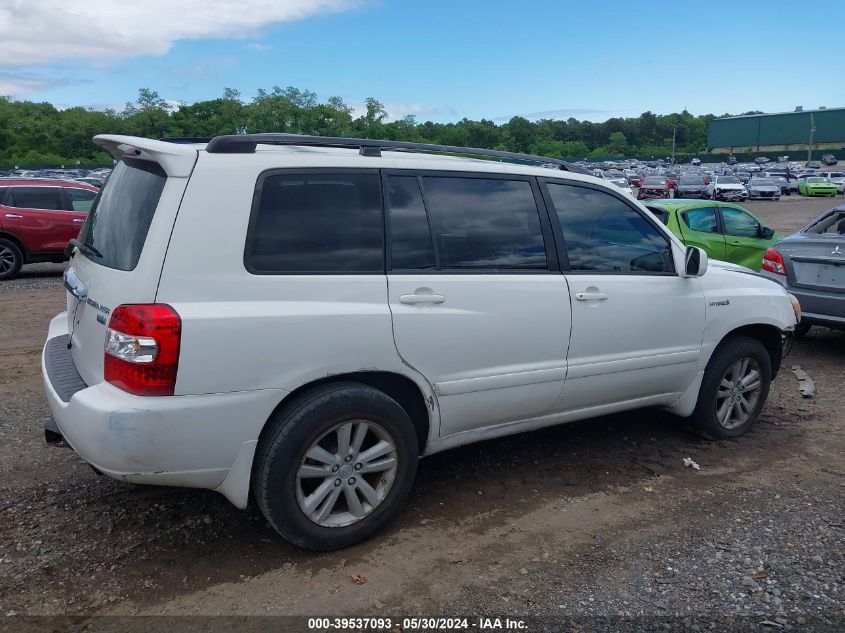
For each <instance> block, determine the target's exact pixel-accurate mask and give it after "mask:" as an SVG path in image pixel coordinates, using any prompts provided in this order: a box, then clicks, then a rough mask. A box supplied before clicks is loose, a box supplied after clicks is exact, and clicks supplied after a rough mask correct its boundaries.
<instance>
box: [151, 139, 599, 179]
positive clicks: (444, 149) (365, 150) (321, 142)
mask: <svg viewBox="0 0 845 633" xmlns="http://www.w3.org/2000/svg"><path fill="white" fill-rule="evenodd" d="M164 140H169V139H164ZM259 144H260V145H299V146H309V147H342V148H348V149H357V150H358V153H360V154H361V156H374V157H378V156H381V152H382V150H387V151H408V152H428V153H442V154H459V155H465V156H482V157H485V158H498V159H499V160H508V161H516V162H520V161H521V162H527V163H540V164H545V165H550V166H551V165H554V166H555V167H556V168H557V169H561V170H563V171H571V172H575V173H579V174H586V173H587V171H586V170H584V169H581V168H580V167H578V166H577V165H573V164H572V163H569V162H567V161H564V160H560V159H559V158H549V157H548V156H535V155H534V154H521V153H519V152H500V151H497V150H492V149H482V148H479V147H459V146H457V145H437V144H432V143H411V142H407V141H383V140H376V139H366V138H347V137H334V136H308V135H304V134H282V133H270V134H231V135H226V136H215V137H214V138H213V139H211V140H210V141H209V142H208V145H207V146H206V148H205V151H206V152H209V153H210V154H251V153H253V152H255V147H256V146H257V145H259Z"/></svg>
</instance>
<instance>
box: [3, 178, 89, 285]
mask: <svg viewBox="0 0 845 633" xmlns="http://www.w3.org/2000/svg"><path fill="white" fill-rule="evenodd" d="M97 191H98V190H97V188H96V187H92V186H91V185H86V184H83V183H79V182H71V181H63V180H27V179H24V178H0V280H3V279H11V278H13V277H15V276H16V275H17V274H18V272H19V271H20V269H21V266H22V265H24V264H32V263H35V262H62V261H64V260H65V259H67V257H66V256H65V253H64V251H65V246H67V243H68V242H69V241H70V240H71V239H73V238H74V237H76V236H77V235H79V229H80V228H81V227H82V224H83V223H84V222H85V218H86V217H88V210H89V209H90V208H91V205H92V203H93V202H94V198H95V197H96V196H97Z"/></svg>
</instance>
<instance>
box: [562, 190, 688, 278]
mask: <svg viewBox="0 0 845 633" xmlns="http://www.w3.org/2000/svg"><path fill="white" fill-rule="evenodd" d="M547 187H548V192H549V197H550V198H551V200H552V204H553V205H554V208H555V211H556V214H557V217H558V220H559V221H560V227H561V230H562V232H563V237H564V241H565V242H566V252H567V253H568V255H569V266H570V268H571V269H572V270H573V271H583V272H600V273H674V272H675V269H674V266H673V264H672V255H671V247H670V243H669V240H668V239H667V238H666V237H665V236H664V235H663V234H662V233H661V232H660V231H658V230H657V229H656V228H655V227H654V226H653V225H652V224H651V223H650V222H649V221H648V220H646V219H645V218H644V217H643V216H642V215H640V213H639V212H638V211H636V210H635V209H633V208H632V207H630V206H628V205H627V204H626V203H625V202H623V201H622V200H620V199H619V198H616V197H615V196H612V195H610V194H608V193H605V192H603V191H598V190H596V189H589V188H587V187H579V186H574V185H563V184H553V183H548V185H547Z"/></svg>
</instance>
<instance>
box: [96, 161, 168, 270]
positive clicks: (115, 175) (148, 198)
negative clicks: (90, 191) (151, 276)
mask: <svg viewBox="0 0 845 633" xmlns="http://www.w3.org/2000/svg"><path fill="white" fill-rule="evenodd" d="M166 181H167V175H166V174H165V173H164V170H163V169H162V168H161V166H160V165H159V164H158V163H153V162H150V161H146V160H132V159H126V160H123V161H121V162H119V163H118V164H117V166H116V167H115V168H114V172H112V175H111V177H110V178H109V180H108V182H107V183H106V184H105V185H104V186H103V188H102V189H101V190H100V193H99V195H98V196H97V198H96V199H95V200H94V205H93V206H92V207H91V211H90V212H89V213H88V219H87V220H86V221H85V225H84V227H83V228H82V241H83V242H85V243H86V244H90V245H91V246H93V247H94V248H96V249H97V250H98V251H99V252H100V253H101V254H102V257H96V256H94V255H88V257H90V258H92V259H93V260H94V261H96V262H97V263H98V264H101V265H103V266H107V267H108V268H116V269H118V270H134V269H135V266H137V265H138V259H139V258H140V257H141V251H142V250H143V248H144V242H146V241H147V233H148V232H149V230H150V224H151V223H152V221H153V215H154V214H155V210H156V207H157V206H158V201H159V199H160V198H161V192H162V190H163V189H164V183H165V182H166Z"/></svg>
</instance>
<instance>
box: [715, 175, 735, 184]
mask: <svg viewBox="0 0 845 633" xmlns="http://www.w3.org/2000/svg"><path fill="white" fill-rule="evenodd" d="M718 180H719V184H720V185H738V184H739V180H737V179H736V178H734V177H733V176H721V177H719V179H718Z"/></svg>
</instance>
